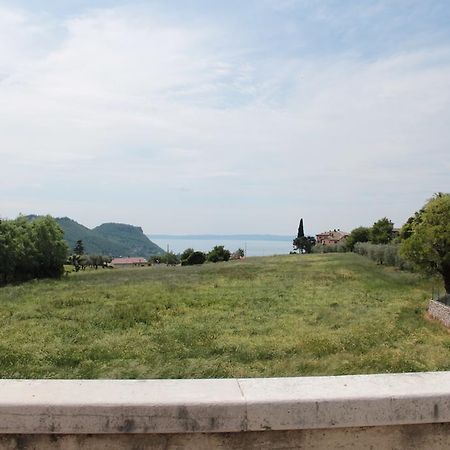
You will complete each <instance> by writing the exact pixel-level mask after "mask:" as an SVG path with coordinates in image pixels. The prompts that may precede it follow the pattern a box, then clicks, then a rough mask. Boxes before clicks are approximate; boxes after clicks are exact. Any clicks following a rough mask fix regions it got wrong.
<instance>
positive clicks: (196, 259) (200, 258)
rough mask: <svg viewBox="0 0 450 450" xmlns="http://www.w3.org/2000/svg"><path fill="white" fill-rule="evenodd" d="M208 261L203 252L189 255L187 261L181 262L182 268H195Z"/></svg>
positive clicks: (193, 252)
mask: <svg viewBox="0 0 450 450" xmlns="http://www.w3.org/2000/svg"><path fill="white" fill-rule="evenodd" d="M205 261H206V255H205V254H204V253H203V252H195V251H192V253H190V254H189V256H188V257H187V258H186V259H183V260H182V261H181V265H182V266H194V265H197V264H203V263H204V262H205Z"/></svg>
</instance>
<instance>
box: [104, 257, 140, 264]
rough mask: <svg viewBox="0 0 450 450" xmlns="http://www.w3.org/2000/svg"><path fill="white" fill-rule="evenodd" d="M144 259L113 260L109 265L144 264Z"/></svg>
mask: <svg viewBox="0 0 450 450" xmlns="http://www.w3.org/2000/svg"><path fill="white" fill-rule="evenodd" d="M146 262H147V260H146V259H145V258H114V259H113V260H112V261H111V264H145V263H146Z"/></svg>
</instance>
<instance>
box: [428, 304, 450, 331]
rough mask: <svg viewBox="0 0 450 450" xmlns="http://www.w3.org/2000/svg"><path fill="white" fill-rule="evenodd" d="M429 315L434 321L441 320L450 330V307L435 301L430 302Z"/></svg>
mask: <svg viewBox="0 0 450 450" xmlns="http://www.w3.org/2000/svg"><path fill="white" fill-rule="evenodd" d="M428 313H429V314H430V316H431V317H432V318H433V319H436V320H439V321H440V322H442V323H443V324H444V325H445V326H446V327H447V328H450V306H447V305H444V303H441V302H437V301H435V300H430V303H429V304H428Z"/></svg>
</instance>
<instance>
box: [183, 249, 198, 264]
mask: <svg viewBox="0 0 450 450" xmlns="http://www.w3.org/2000/svg"><path fill="white" fill-rule="evenodd" d="M194 251H195V250H194V249H193V248H191V247H189V248H187V249H186V250H185V251H184V252H183V253H182V254H181V255H180V259H181V262H183V261H186V260H187V259H188V258H189V256H191V255H192V253H194Z"/></svg>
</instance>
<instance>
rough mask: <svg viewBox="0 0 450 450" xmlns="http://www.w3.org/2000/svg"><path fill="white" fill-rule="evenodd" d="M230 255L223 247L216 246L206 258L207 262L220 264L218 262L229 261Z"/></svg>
mask: <svg viewBox="0 0 450 450" xmlns="http://www.w3.org/2000/svg"><path fill="white" fill-rule="evenodd" d="M230 256H231V253H230V251H229V250H226V249H225V247H224V246H223V245H216V246H215V247H214V248H213V249H212V250H211V251H210V252H209V253H208V256H207V259H208V261H211V262H220V261H228V260H229V259H230Z"/></svg>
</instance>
